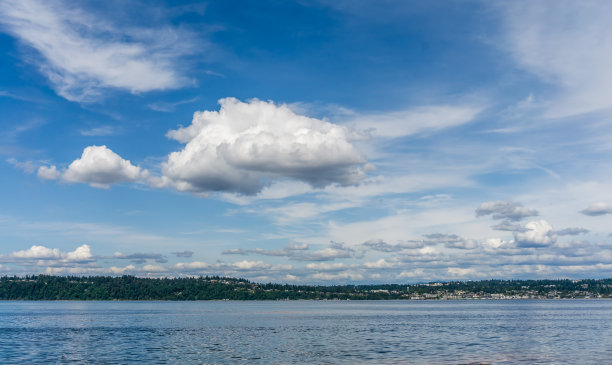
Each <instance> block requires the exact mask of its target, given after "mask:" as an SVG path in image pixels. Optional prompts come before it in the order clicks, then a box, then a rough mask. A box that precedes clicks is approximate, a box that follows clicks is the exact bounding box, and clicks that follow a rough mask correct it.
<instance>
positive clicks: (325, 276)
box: [309, 271, 363, 281]
mask: <svg viewBox="0 0 612 365" xmlns="http://www.w3.org/2000/svg"><path fill="white" fill-rule="evenodd" d="M309 278H311V279H315V280H324V281H330V280H346V279H349V280H363V275H362V274H360V273H358V272H354V271H342V272H339V273H336V274H330V273H321V272H319V273H316V274H312V275H310V276H309Z"/></svg>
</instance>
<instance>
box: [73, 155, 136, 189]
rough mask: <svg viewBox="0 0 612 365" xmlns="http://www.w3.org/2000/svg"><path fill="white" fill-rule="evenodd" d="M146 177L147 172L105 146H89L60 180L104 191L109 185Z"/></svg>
mask: <svg viewBox="0 0 612 365" xmlns="http://www.w3.org/2000/svg"><path fill="white" fill-rule="evenodd" d="M147 176H148V172H147V170H143V169H141V168H140V167H137V166H134V165H132V163H131V162H130V161H128V160H124V159H123V158H121V156H119V155H117V154H116V153H114V152H113V151H111V150H110V149H109V148H107V147H106V146H89V147H86V148H85V149H84V150H83V154H82V155H81V158H79V159H76V160H74V161H73V162H72V163H71V164H70V166H68V169H67V170H66V171H65V172H64V173H63V175H62V178H63V179H64V180H65V181H68V182H81V183H88V184H90V185H91V186H93V187H96V188H105V189H106V188H108V187H109V186H110V185H111V184H117V183H121V182H133V181H138V180H140V179H143V178H146V177H147Z"/></svg>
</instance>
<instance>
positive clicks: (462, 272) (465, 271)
mask: <svg viewBox="0 0 612 365" xmlns="http://www.w3.org/2000/svg"><path fill="white" fill-rule="evenodd" d="M446 272H447V273H448V275H450V276H452V277H458V278H463V277H470V276H474V275H475V274H476V270H475V269H473V268H460V267H449V268H448V269H447V270H446Z"/></svg>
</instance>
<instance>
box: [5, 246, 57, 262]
mask: <svg viewBox="0 0 612 365" xmlns="http://www.w3.org/2000/svg"><path fill="white" fill-rule="evenodd" d="M11 256H12V257H15V258H18V259H59V258H61V256H62V253H61V252H60V250H59V249H57V248H53V249H51V248H47V247H45V246H36V245H35V246H32V247H30V248H29V249H27V250H21V251H17V252H13V253H12V254H11Z"/></svg>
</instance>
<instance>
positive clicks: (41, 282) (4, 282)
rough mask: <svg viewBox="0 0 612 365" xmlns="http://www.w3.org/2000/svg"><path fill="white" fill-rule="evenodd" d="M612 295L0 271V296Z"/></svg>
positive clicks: (484, 285) (538, 287)
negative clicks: (10, 273) (8, 273)
mask: <svg viewBox="0 0 612 365" xmlns="http://www.w3.org/2000/svg"><path fill="white" fill-rule="evenodd" d="M604 298H612V279H582V280H568V279H565V280H482V281H465V282H463V281H449V282H432V283H419V284H375V285H332V286H322V285H319V286H317V285H295V284H293V285H289V284H272V283H268V284H261V283H253V282H250V281H248V280H245V279H236V278H227V277H218V276H206V277H194V278H172V279H170V278H161V279H153V278H138V277H134V276H121V277H109V276H89V277H85V276H83V277H76V276H74V277H73V276H50V275H38V276H26V277H7V276H5V277H0V300H50V301H54V300H77V301H87V300H96V301H114V300H115V301H119V300H122V301H129V300H131V301H146V300H155V301H160V300H163V301H207V300H240V301H244V300H412V301H424V300H457V301H460V300H512V299H514V300H529V299H604Z"/></svg>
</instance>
